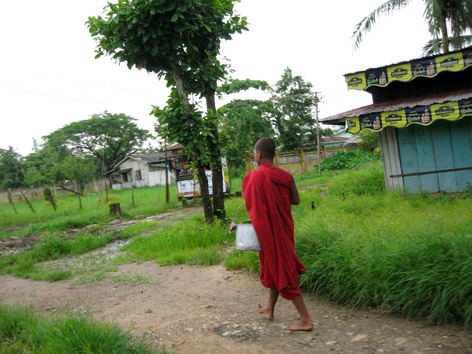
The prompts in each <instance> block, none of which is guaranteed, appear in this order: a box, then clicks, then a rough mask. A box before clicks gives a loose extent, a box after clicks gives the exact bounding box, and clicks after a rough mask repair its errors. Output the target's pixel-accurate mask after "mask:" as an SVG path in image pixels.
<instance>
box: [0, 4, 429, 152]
mask: <svg viewBox="0 0 472 354" xmlns="http://www.w3.org/2000/svg"><path fill="white" fill-rule="evenodd" d="M383 2H384V1H383V0H363V1H352V0H337V1H313V0H292V1H287V0H242V1H241V3H239V4H237V6H236V9H237V12H239V13H240V14H241V15H243V16H246V17H247V18H248V21H249V24H250V25H249V31H247V32H243V33H242V34H237V35H235V36H234V39H233V40H232V41H228V42H225V43H223V45H222V48H221V49H222V50H221V54H222V56H225V57H227V58H228V59H230V60H231V62H230V63H231V67H232V69H233V70H235V72H234V73H233V74H232V76H233V77H236V78H241V79H245V78H251V79H258V80H266V81H267V82H269V84H271V85H274V84H275V83H276V82H277V80H279V79H280V76H281V74H282V73H283V71H284V69H285V68H286V67H290V68H291V69H292V71H293V73H294V74H295V75H302V76H303V77H304V79H305V80H306V81H308V82H311V83H312V84H313V86H314V90H315V91H318V92H321V96H322V103H321V104H320V117H326V116H329V115H332V114H335V113H339V112H343V111H345V110H348V109H352V108H355V107H359V106H363V105H367V104H370V103H371V102H372V101H371V97H370V94H368V93H366V92H358V91H352V90H351V91H348V90H347V88H346V85H345V82H344V77H343V75H344V74H346V73H350V72H354V71H359V70H364V69H367V68H371V67H377V66H381V65H386V64H392V63H395V62H399V61H403V60H409V59H413V58H417V57H420V56H421V48H422V46H423V44H424V43H425V42H426V41H427V40H428V39H429V33H428V31H427V25H426V23H425V21H424V19H423V8H424V1H421V0H416V1H413V2H412V4H411V5H410V6H409V7H408V8H406V9H404V10H402V11H400V12H398V13H397V14H395V15H393V16H389V17H381V18H380V19H379V22H378V23H377V24H376V25H375V26H374V28H373V30H372V32H371V33H369V34H368V35H367V36H366V37H365V39H364V42H363V43H362V45H361V47H360V49H359V50H357V51H355V50H354V49H353V47H352V43H353V42H352V40H351V33H352V31H353V29H354V26H355V24H356V23H357V22H359V21H360V20H361V19H362V18H363V17H364V16H366V15H367V14H368V13H370V12H371V11H372V10H373V9H375V8H376V7H378V6H379V5H380V4H381V3H383ZM106 3H107V1H105V0H81V1H72V0H43V1H37V0H22V1H8V2H2V4H1V5H0V13H1V15H0V38H1V44H2V50H1V53H2V54H1V55H0V117H1V125H0V148H3V149H7V148H8V146H12V147H13V148H15V149H16V151H17V152H18V153H20V154H22V155H27V154H29V153H30V152H31V150H32V147H33V139H36V140H38V141H40V140H41V137H42V136H44V135H47V134H49V133H51V132H53V131H54V130H56V129H59V128H61V127H63V126H64V125H67V124H69V123H71V122H74V121H79V120H83V119H88V118H89V117H90V116H91V115H92V114H94V113H101V112H103V111H105V110H107V111H109V112H111V113H125V114H127V115H129V116H132V117H134V118H136V119H138V125H139V126H140V127H142V128H145V129H148V130H152V129H153V124H154V122H155V118H154V117H152V116H150V115H149V112H150V111H151V109H152V105H160V106H162V105H164V104H165V101H166V99H167V96H168V93H169V91H168V89H167V88H166V87H165V82H162V81H159V80H158V79H157V77H156V75H153V74H147V73H146V72H145V71H138V70H136V69H133V70H128V68H127V67H126V65H123V64H122V65H121V66H120V65H118V64H117V63H115V62H114V61H113V60H112V59H110V58H109V57H102V58H100V59H94V57H95V53H94V49H95V43H94V41H93V39H92V38H91V37H90V35H89V33H88V30H87V27H86V25H85V22H86V21H87V18H88V16H97V15H100V14H102V9H103V7H104V6H105V5H106ZM225 102H226V101H220V102H219V105H222V104H224V103H225Z"/></svg>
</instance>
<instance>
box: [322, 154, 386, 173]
mask: <svg viewBox="0 0 472 354" xmlns="http://www.w3.org/2000/svg"><path fill="white" fill-rule="evenodd" d="M380 159H381V155H379V154H374V153H372V152H368V151H351V150H350V151H346V152H338V153H336V154H334V155H333V156H331V157H329V158H328V159H326V160H325V161H323V162H322V163H321V168H322V169H323V170H324V171H334V170H344V169H347V168H353V167H356V166H359V165H361V164H363V163H365V162H368V161H373V160H380Z"/></svg>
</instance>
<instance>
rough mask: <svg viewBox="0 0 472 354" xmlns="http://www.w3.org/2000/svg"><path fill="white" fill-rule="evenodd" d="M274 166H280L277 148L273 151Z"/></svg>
mask: <svg viewBox="0 0 472 354" xmlns="http://www.w3.org/2000/svg"><path fill="white" fill-rule="evenodd" d="M275 166H277V167H280V156H279V152H278V151H277V150H276V151H275Z"/></svg>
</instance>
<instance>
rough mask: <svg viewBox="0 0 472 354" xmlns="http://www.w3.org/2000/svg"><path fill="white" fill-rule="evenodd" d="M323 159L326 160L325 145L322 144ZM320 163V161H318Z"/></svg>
mask: <svg viewBox="0 0 472 354" xmlns="http://www.w3.org/2000/svg"><path fill="white" fill-rule="evenodd" d="M323 160H326V146H325V145H323ZM320 164H321V161H320Z"/></svg>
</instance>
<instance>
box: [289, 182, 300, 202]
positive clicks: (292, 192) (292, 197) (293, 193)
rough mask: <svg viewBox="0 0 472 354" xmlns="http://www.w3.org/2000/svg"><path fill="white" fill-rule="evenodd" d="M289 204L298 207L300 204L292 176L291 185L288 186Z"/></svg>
mask: <svg viewBox="0 0 472 354" xmlns="http://www.w3.org/2000/svg"><path fill="white" fill-rule="evenodd" d="M290 203H291V204H293V205H298V204H299V203H300V196H299V195H298V189H297V186H296V185H295V179H294V178H293V176H292V185H291V186H290Z"/></svg>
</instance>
